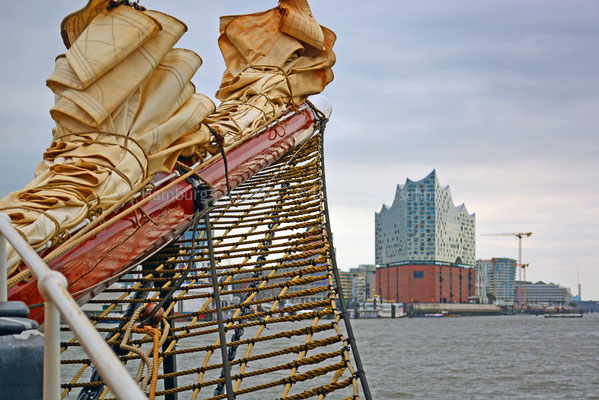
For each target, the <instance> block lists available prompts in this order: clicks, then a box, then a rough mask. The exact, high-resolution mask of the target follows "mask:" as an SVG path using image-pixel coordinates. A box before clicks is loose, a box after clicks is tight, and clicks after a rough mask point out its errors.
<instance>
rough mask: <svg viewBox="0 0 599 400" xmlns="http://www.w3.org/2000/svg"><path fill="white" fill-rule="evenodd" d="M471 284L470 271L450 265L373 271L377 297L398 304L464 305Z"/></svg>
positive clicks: (473, 277) (410, 265) (470, 290)
mask: <svg viewBox="0 0 599 400" xmlns="http://www.w3.org/2000/svg"><path fill="white" fill-rule="evenodd" d="M475 283H476V279H475V271H474V269H473V268H467V267H464V266H458V265H452V264H444V263H431V264H416V263H410V264H403V265H390V266H381V267H379V268H377V270H376V288H377V294H378V295H379V296H381V298H382V299H383V300H389V301H394V302H398V303H411V302H419V303H467V302H468V297H471V296H474V294H475Z"/></svg>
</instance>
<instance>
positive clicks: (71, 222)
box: [0, 0, 335, 273]
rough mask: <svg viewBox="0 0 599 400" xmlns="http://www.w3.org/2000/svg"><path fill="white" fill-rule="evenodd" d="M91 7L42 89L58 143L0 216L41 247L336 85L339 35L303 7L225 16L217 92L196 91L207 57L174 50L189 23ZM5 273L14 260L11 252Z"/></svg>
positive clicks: (69, 24)
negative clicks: (159, 176) (50, 99)
mask: <svg viewBox="0 0 599 400" xmlns="http://www.w3.org/2000/svg"><path fill="white" fill-rule="evenodd" d="M111 4H114V2H110V1H109V0H90V1H89V3H88V4H87V5H86V6H85V7H84V8H83V9H81V10H79V11H78V12H76V13H73V14H71V15H69V16H68V17H67V18H65V20H64V21H63V23H62V26H61V28H62V36H63V40H64V42H65V45H66V47H67V48H68V51H67V53H66V54H65V55H61V56H59V57H57V59H56V67H55V71H54V73H53V74H52V75H51V76H50V78H48V81H47V85H48V87H49V88H50V89H51V90H52V91H53V92H54V93H55V95H56V100H55V104H54V106H53V107H52V109H51V110H50V114H51V116H52V118H53V119H54V121H55V122H56V127H55V128H54V129H53V139H52V142H51V145H50V146H49V148H48V149H47V150H46V152H45V153H44V155H43V161H42V162H41V163H40V164H39V166H38V167H37V169H36V171H35V178H34V179H33V180H32V181H31V182H30V183H29V184H27V186H25V188H24V189H22V190H19V191H16V192H13V193H11V194H9V195H8V196H6V197H4V198H3V199H1V200H0V212H4V213H6V214H8V215H9V216H10V217H11V220H12V222H13V225H14V226H15V227H16V228H17V229H18V230H19V231H20V232H21V233H22V234H23V236H24V237H26V238H27V240H28V241H29V243H30V244H32V245H33V246H34V247H37V248H39V247H41V246H43V245H45V244H46V243H47V242H49V241H52V244H56V243H60V241H61V240H63V239H64V238H66V237H68V236H69V234H70V233H69V230H71V229H72V228H73V227H75V226H77V225H78V224H80V222H81V221H83V220H85V219H86V218H91V217H93V216H94V215H98V214H99V213H101V212H103V211H105V210H106V209H107V208H109V207H111V206H113V205H114V204H115V203H118V202H122V201H123V199H125V198H128V197H129V196H128V195H129V194H130V193H131V192H132V191H139V190H140V189H142V188H143V187H144V186H145V184H146V183H148V182H149V181H150V180H151V178H152V177H153V176H154V175H155V174H156V173H158V172H170V171H171V170H172V169H173V168H174V165H175V162H176V161H177V159H179V158H180V157H185V158H188V159H193V160H198V159H200V160H202V159H203V160H205V159H207V158H209V157H211V156H212V155H213V154H216V153H217V151H218V149H217V148H216V147H215V145H214V143H215V139H216V140H222V141H223V142H224V144H225V148H226V146H228V145H231V144H234V143H237V142H239V141H240V140H243V139H245V138H246V137H248V135H250V134H251V133H252V132H255V131H256V129H258V128H260V127H263V126H264V125H266V124H267V123H269V122H272V121H275V120H276V119H277V118H279V117H280V116H281V115H283V114H284V113H285V112H287V111H288V110H289V109H290V108H294V107H296V106H297V105H299V104H300V103H301V102H303V101H304V100H305V99H306V98H307V96H309V95H311V94H315V93H319V92H321V91H322V90H323V89H324V87H325V86H326V85H327V84H328V83H329V82H330V81H331V80H332V79H333V74H332V70H331V67H332V66H333V64H334V62H335V56H334V53H333V51H332V47H333V44H334V41H335V36H334V34H333V32H331V31H330V30H328V29H326V28H324V27H321V26H320V25H318V23H317V22H316V21H315V20H314V18H313V17H312V14H311V12H310V8H309V6H308V4H307V2H306V1H305V0H281V1H280V3H279V6H278V7H276V8H273V9H271V10H269V11H266V12H262V13H256V14H250V15H243V16H234V17H223V18H222V19H221V28H220V30H221V32H220V33H221V36H220V38H219V45H220V48H221V51H222V53H223V56H224V58H225V62H226V65H227V70H226V71H225V73H224V75H223V80H222V83H221V85H220V88H219V90H218V92H217V98H218V99H219V100H221V101H222V103H221V104H220V105H219V107H218V108H216V109H215V106H214V104H213V103H212V101H211V100H210V99H209V98H208V97H206V96H204V95H202V94H199V93H196V90H195V87H194V85H193V83H191V79H192V77H193V75H194V74H195V72H196V71H197V70H198V68H199V67H200V65H201V63H202V61H201V58H200V57H199V56H198V55H197V54H196V53H194V52H192V51H190V50H186V49H179V48H174V47H173V46H174V45H175V44H176V42H177V41H178V40H179V39H180V38H181V36H182V35H183V34H184V33H185V31H186V30H187V28H186V26H185V24H184V23H182V22H181V21H179V20H177V19H175V18H173V17H171V16H168V15H166V14H163V13H160V12H156V11H149V10H148V11H146V10H141V9H135V8H133V7H128V6H124V5H121V6H116V7H110V5H111ZM8 255H9V265H10V266H11V270H10V271H9V272H10V273H13V272H14V271H15V269H16V268H17V265H18V263H19V258H18V256H17V255H16V253H14V251H13V250H12V249H11V248H9V249H8Z"/></svg>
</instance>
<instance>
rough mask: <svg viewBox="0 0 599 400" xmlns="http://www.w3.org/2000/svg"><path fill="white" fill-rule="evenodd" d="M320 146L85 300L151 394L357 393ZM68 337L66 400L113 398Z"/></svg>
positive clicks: (240, 190) (247, 186)
mask: <svg viewBox="0 0 599 400" xmlns="http://www.w3.org/2000/svg"><path fill="white" fill-rule="evenodd" d="M322 140H323V138H322V134H321V133H317V134H315V135H314V136H313V137H312V138H311V139H310V140H308V141H307V142H306V143H305V144H303V145H302V146H301V147H300V148H299V149H297V150H295V151H293V152H291V153H290V154H288V155H287V156H285V157H283V158H282V159H280V160H279V161H277V162H275V163H274V164H272V165H270V166H269V167H267V168H265V169H264V170H262V171H261V172H259V173H258V174H256V175H254V176H253V177H252V178H250V179H248V180H247V181H246V182H245V183H243V184H241V185H240V186H238V187H237V188H235V189H234V190H233V191H232V192H231V193H230V194H229V196H227V197H226V198H223V199H221V200H219V201H218V202H217V203H216V204H215V205H214V206H213V207H212V208H211V209H210V210H209V211H210V214H209V217H208V218H205V219H203V218H196V220H195V222H194V223H193V224H192V226H191V227H190V228H189V229H188V231H187V232H186V233H184V234H183V235H182V236H181V237H179V238H178V239H177V240H176V241H175V242H173V243H171V244H170V245H169V246H168V247H166V248H164V249H163V250H161V252H160V253H158V254H157V255H155V256H154V257H153V258H151V259H150V260H148V261H146V262H144V263H143V265H141V266H138V267H136V268H135V269H134V270H133V271H132V272H131V273H130V274H128V275H125V276H124V277H123V278H122V279H120V281H119V282H118V283H117V284H115V285H113V286H112V287H110V288H109V289H107V290H106V291H105V292H104V293H102V295H101V296H99V297H97V298H95V299H93V300H91V301H90V302H89V303H90V306H91V305H93V307H96V308H97V309H100V310H102V311H101V312H99V313H98V314H97V315H95V316H93V317H91V318H90V319H91V320H92V322H94V323H95V324H96V327H97V329H98V330H99V331H100V332H101V333H102V334H104V335H106V337H107V340H108V343H109V344H111V345H112V346H113V348H114V349H115V352H117V355H119V357H120V359H121V361H122V362H123V363H125V364H126V366H127V368H128V369H129V370H130V371H131V372H132V375H134V376H135V375H136V374H137V380H138V381H139V382H141V384H142V388H144V389H146V391H147V392H148V393H149V396H150V398H163V399H166V400H170V399H179V400H181V399H192V400H193V399H226V398H227V390H226V388H225V387H226V386H227V385H228V386H229V388H232V389H233V390H234V393H235V396H236V397H237V398H238V399H288V400H299V399H308V398H318V399H323V398H325V397H330V398H336V399H357V398H358V396H359V394H360V385H359V382H360V381H359V374H358V372H357V371H356V369H355V368H354V365H356V364H355V363H354V359H353V355H352V353H351V352H352V350H353V349H352V346H355V341H354V340H353V338H352V337H351V335H352V334H351V327H349V326H348V325H347V323H348V320H347V319H344V318H343V317H344V316H343V313H342V311H341V309H340V308H338V306H339V307H341V304H340V303H339V301H338V294H337V293H338V289H337V287H338V285H337V282H336V280H335V278H334V276H335V274H336V271H335V268H336V264H335V261H334V250H333V248H332V243H331V242H330V237H331V236H330V232H329V230H328V221H327V220H326V218H327V213H326V212H325V211H326V197H325V196H326V188H325V183H324V170H323V165H322V163H323V159H322ZM206 221H210V222H209V224H210V226H209V227H207V226H206ZM207 228H209V229H207ZM209 236H211V239H212V240H211V241H209V240H208V239H209ZM211 255H212V256H213V259H214V264H211V262H210V259H211V257H210V256H211ZM212 265H214V267H215V268H214V271H215V272H216V274H215V275H216V277H217V283H218V286H217V290H216V293H215V290H214V282H213V280H212V274H211V273H212V269H211V266H212ZM215 297H216V298H218V297H220V309H221V310H217V307H216V304H215ZM161 302H162V303H163V304H161V305H162V308H163V309H164V317H163V320H162V322H161V323H160V325H159V326H158V327H154V328H152V329H149V328H141V327H140V326H135V327H134V324H135V320H136V319H138V321H139V320H140V319H141V318H142V317H141V316H140V313H142V315H143V312H142V311H143V310H142V308H143V307H144V306H145V305H147V304H150V303H161ZM219 312H220V315H221V318H222V319H221V321H220V322H221V324H222V325H224V331H225V334H226V339H227V343H226V345H224V344H223V345H222V346H221V342H220V340H219V318H218V314H219ZM344 322H345V323H344ZM348 332H349V335H348ZM63 335H64V336H63V337H64V340H65V341H64V342H63V343H62V350H63V352H62V364H63V365H62V377H63V380H64V381H65V382H66V383H64V384H63V389H64V391H63V398H77V396H78V395H79V396H80V397H79V398H82V399H83V398H86V399H91V398H99V399H104V398H106V399H109V398H111V397H113V395H112V394H111V392H110V391H109V389H108V388H107V387H106V386H105V385H104V382H103V381H102V378H101V377H100V376H99V375H98V374H97V372H96V371H95V370H94V368H93V365H92V364H91V361H90V360H89V359H88V358H86V357H87V356H86V354H85V352H83V350H82V348H81V347H80V345H79V343H78V342H77V340H76V339H74V338H73V339H71V337H72V335H71V334H70V333H69V332H68V328H64V332H63ZM221 337H222V336H221ZM222 354H226V360H223V357H222ZM223 361H228V362H223ZM140 364H141V365H140ZM226 364H228V365H226ZM357 364H358V365H359V362H358V363H357ZM144 367H146V368H144ZM227 367H230V369H227ZM153 371H156V372H157V373H156V372H154V373H153ZM229 377H230V380H229V381H228V382H227V380H228V378H229ZM150 382H151V384H150ZM229 395H230V394H229ZM85 396H87V397H85Z"/></svg>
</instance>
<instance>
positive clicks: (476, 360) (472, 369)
mask: <svg viewBox="0 0 599 400" xmlns="http://www.w3.org/2000/svg"><path fill="white" fill-rule="evenodd" d="M281 325H282V326H281V327H280V328H281V329H286V330H289V329H293V325H292V324H281ZM352 326H353V328H354V332H355V335H356V339H357V342H358V346H359V350H360V355H361V357H362V361H363V363H364V368H365V370H366V374H367V378H368V381H369V385H370V389H371V392H372V395H373V398H374V399H379V400H391V399H599V362H598V361H599V314H595V315H593V314H590V315H589V314H587V315H585V317H584V318H578V319H546V318H543V317H542V316H541V317H535V316H528V315H526V316H524V315H523V316H488V317H458V318H414V319H407V318H403V319H376V320H372V319H362V320H352ZM271 329H272V330H271V331H269V332H268V333H269V334H270V333H273V332H274V330H275V329H277V328H276V327H275V326H273V327H272V328H271ZM252 334H253V332H252V331H251V330H248V331H247V332H246V335H248V337H249V335H252ZM64 338H65V339H66V338H67V336H66V333H65V337H64ZM284 340H287V339H284ZM201 343H202V341H200V340H199V339H198V340H194V341H192V342H190V343H189V344H187V345H186V346H196V345H200V344H201ZM204 344H205V343H204ZM284 345H286V343H276V342H273V343H270V342H267V343H262V344H261V346H262V347H264V349H263V350H264V351H269V350H274V349H276V348H277V346H281V347H282V346H284ZM269 347H272V349H269ZM179 348H181V347H179ZM332 350H334V349H332ZM332 350H331V351H332ZM64 356H65V355H63V358H64ZM70 356H75V358H77V357H85V354H84V353H83V351H82V350H80V349H75V353H74V354H70ZM198 357H199V356H198ZM198 357H187V358H184V357H179V358H178V361H177V363H178V367H179V368H180V369H187V368H197V366H198V365H199V364H201V358H198ZM215 357H216V358H217V359H218V354H215ZM67 358H68V357H67ZM252 366H253V367H254V368H257V369H259V368H264V367H268V366H269V365H268V360H265V361H263V362H261V361H257V362H253V363H252ZM128 368H129V369H131V372H133V373H134V368H133V365H128ZM76 371H77V368H75V366H72V365H65V366H63V370H62V374H63V379H65V378H67V377H69V378H70V377H72V375H74V373H75V372H76ZM217 372H218V371H215V373H217ZM88 375H89V371H88V372H86V374H84V376H83V381H86V380H89V377H88ZM274 375H276V376H277V377H279V378H285V377H286V376H287V372H277V373H275V374H274ZM279 375H280V376H279ZM214 378H216V376H215V377H214ZM270 378H271V379H274V378H273V376H271V377H270ZM195 380H196V379H195V375H194V376H190V377H181V378H180V380H179V385H180V386H183V385H187V384H193V383H195ZM244 382H245V381H244ZM280 391H281V389H280V388H277V389H275V390H272V391H268V390H267V391H261V392H259V393H255V394H251V395H245V396H239V399H240V400H242V399H246V400H264V399H270V398H273V399H274V398H278V397H280ZM77 393H78V390H75V391H73V392H72V393H71V394H70V395H69V396H68V397H67V398H68V399H75V398H76V397H77V395H76V394H77ZM204 397H210V392H206V391H203V392H202V393H201V395H200V396H199V397H198V398H204ZM179 398H180V399H184V398H189V395H188V394H187V395H181V396H179ZM328 398H331V399H337V398H338V397H335V396H334V395H331V396H329V397H328Z"/></svg>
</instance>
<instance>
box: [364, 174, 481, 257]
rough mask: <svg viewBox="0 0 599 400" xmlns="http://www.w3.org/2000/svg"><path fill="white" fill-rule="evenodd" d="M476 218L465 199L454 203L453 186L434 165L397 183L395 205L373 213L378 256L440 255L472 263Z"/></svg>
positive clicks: (376, 254)
mask: <svg viewBox="0 0 599 400" xmlns="http://www.w3.org/2000/svg"><path fill="white" fill-rule="evenodd" d="M475 222H476V217H475V215H474V214H469V213H468V211H467V210H466V206H465V205H463V204H462V205H460V206H458V207H455V206H454V204H453V200H452V198H451V192H450V191H449V187H441V185H440V184H439V182H438V180H437V174H436V172H435V171H434V170H433V172H431V173H430V174H429V175H428V176H427V177H426V178H424V179H422V180H420V181H417V182H416V181H411V180H410V179H407V180H406V183H405V184H404V185H403V186H402V185H398V186H397V190H396V193H395V199H394V200H393V204H392V205H391V207H387V206H385V205H384V206H383V208H382V209H381V211H380V212H378V213H375V261H376V263H377V264H390V263H394V262H402V261H442V262H449V263H457V264H463V265H470V266H473V265H474V263H475V259H476V257H475V233H476V232H475Z"/></svg>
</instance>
